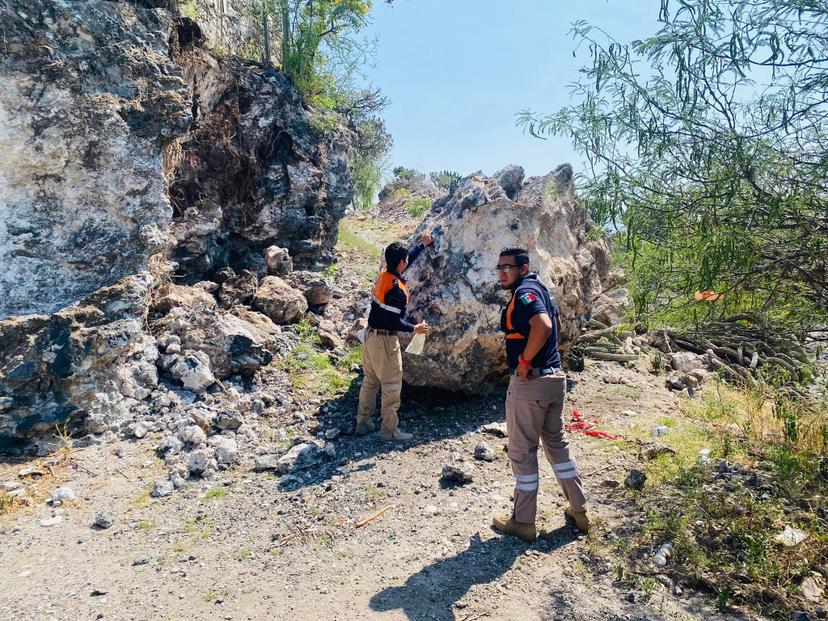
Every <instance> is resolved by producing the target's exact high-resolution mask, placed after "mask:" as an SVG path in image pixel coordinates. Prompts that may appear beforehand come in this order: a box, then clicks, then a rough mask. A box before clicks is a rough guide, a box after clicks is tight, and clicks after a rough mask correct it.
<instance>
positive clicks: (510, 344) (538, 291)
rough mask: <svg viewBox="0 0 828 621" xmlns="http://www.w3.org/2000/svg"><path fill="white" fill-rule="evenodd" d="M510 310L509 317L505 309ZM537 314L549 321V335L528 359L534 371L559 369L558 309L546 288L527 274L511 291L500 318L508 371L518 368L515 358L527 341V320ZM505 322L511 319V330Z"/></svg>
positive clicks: (534, 276) (528, 327)
mask: <svg viewBox="0 0 828 621" xmlns="http://www.w3.org/2000/svg"><path fill="white" fill-rule="evenodd" d="M510 308H512V312H511V315H509V309H510ZM541 313H543V314H546V315H549V319H550V320H551V321H552V333H551V334H550V335H549V338H548V339H547V340H546V343H544V345H543V347H541V349H540V351H539V352H538V353H537V355H536V356H535V357H534V358H533V359H532V366H533V367H535V368H546V367H552V368H554V367H560V366H561V353H560V351H558V316H559V314H560V313H559V312H558V307H557V306H556V305H555V301H554V300H553V299H552V296H551V295H550V294H549V292H548V291H547V290H546V287H544V286H543V284H542V283H541V282H540V280H538V275H537V274H529V275H527V276H526V277H525V278H523V279H522V280H520V281H519V282H518V284H517V286H516V287H515V289H514V290H513V291H512V299H511V300H509V305H508V306H507V307H506V308H504V309H503V312H502V313H501V315H500V329H501V330H503V331H504V332H506V336H507V338H506V359H507V361H508V364H509V368H510V369H515V368H517V366H518V358H519V357H520V356H521V354H523V349H524V348H525V347H526V339H527V338H528V337H529V329H530V325H529V320H530V319H532V317H534V316H535V315H540V314H541ZM507 318H509V319H511V324H512V326H511V330H510V329H509V328H508V325H507ZM510 333H511V334H513V335H520V336H522V337H523V338H514V337H513V338H509V335H510Z"/></svg>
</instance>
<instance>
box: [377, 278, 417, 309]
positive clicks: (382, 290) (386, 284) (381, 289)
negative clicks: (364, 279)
mask: <svg viewBox="0 0 828 621" xmlns="http://www.w3.org/2000/svg"><path fill="white" fill-rule="evenodd" d="M394 282H396V283H397V286H398V287H399V288H400V289H401V290H402V292H403V293H404V294H405V299H406V301H407V300H408V289H407V288H406V286H405V281H404V280H403V279H402V278H400V277H399V276H395V275H394V274H392V273H391V272H389V271H388V270H387V269H384V270H382V271H381V272H380V275H379V278H377V282H376V284H375V285H374V291H373V296H374V303H375V304H376V305H377V306H379V307H380V308H382V309H383V310H387V311H390V312H392V313H396V314H398V315H399V314H401V313H402V312H403V309H401V308H397V307H396V306H390V305H388V304H386V303H385V296H386V295H387V294H388V292H389V291H391V289H393V288H394Z"/></svg>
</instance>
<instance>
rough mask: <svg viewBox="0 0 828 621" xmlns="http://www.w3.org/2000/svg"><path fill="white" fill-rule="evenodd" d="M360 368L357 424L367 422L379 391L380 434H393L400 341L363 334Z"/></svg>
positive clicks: (400, 373)
mask: <svg viewBox="0 0 828 621" xmlns="http://www.w3.org/2000/svg"><path fill="white" fill-rule="evenodd" d="M362 368H363V371H364V372H365V377H364V379H363V381H362V387H361V388H360V389H359V409H358V410H357V424H360V423H365V422H368V421H369V420H371V417H372V416H373V415H374V407H375V405H376V402H377V391H379V390H380V389H382V402H381V403H382V405H381V407H382V409H381V410H380V414H381V416H382V428H381V429H380V433H381V434H382V435H383V436H389V435H391V434H393V433H394V432H395V431H396V430H397V425H398V423H399V418H398V417H397V409H398V408H399V407H400V392H401V391H402V377H403V371H402V352H401V351H400V340H399V339H398V338H397V336H396V335H386V334H377V333H376V332H375V331H374V330H371V329H368V330H366V331H365V343H364V344H363V357H362Z"/></svg>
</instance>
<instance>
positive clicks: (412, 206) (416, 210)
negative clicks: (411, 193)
mask: <svg viewBox="0 0 828 621" xmlns="http://www.w3.org/2000/svg"><path fill="white" fill-rule="evenodd" d="M431 204H432V200H431V199H430V198H425V197H423V196H421V197H420V198H415V199H414V200H413V201H411V202H409V203H408V205H407V207H408V213H410V214H411V215H412V217H414V218H420V217H421V216H422V215H423V214H424V213H425V212H426V211H428V210H429V209H431Z"/></svg>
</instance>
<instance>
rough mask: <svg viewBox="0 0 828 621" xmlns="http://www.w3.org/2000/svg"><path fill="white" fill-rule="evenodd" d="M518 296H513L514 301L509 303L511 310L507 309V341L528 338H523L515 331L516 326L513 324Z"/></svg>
mask: <svg viewBox="0 0 828 621" xmlns="http://www.w3.org/2000/svg"><path fill="white" fill-rule="evenodd" d="M516 297H517V295H515V294H512V301H511V302H509V308H507V309H506V339H507V340H520V339H525V338H526V337H525V336H523V335H522V334H521V333H520V332H518V331H517V330H515V326H514V325H513V324H512V312H514V310H515V298H516Z"/></svg>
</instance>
